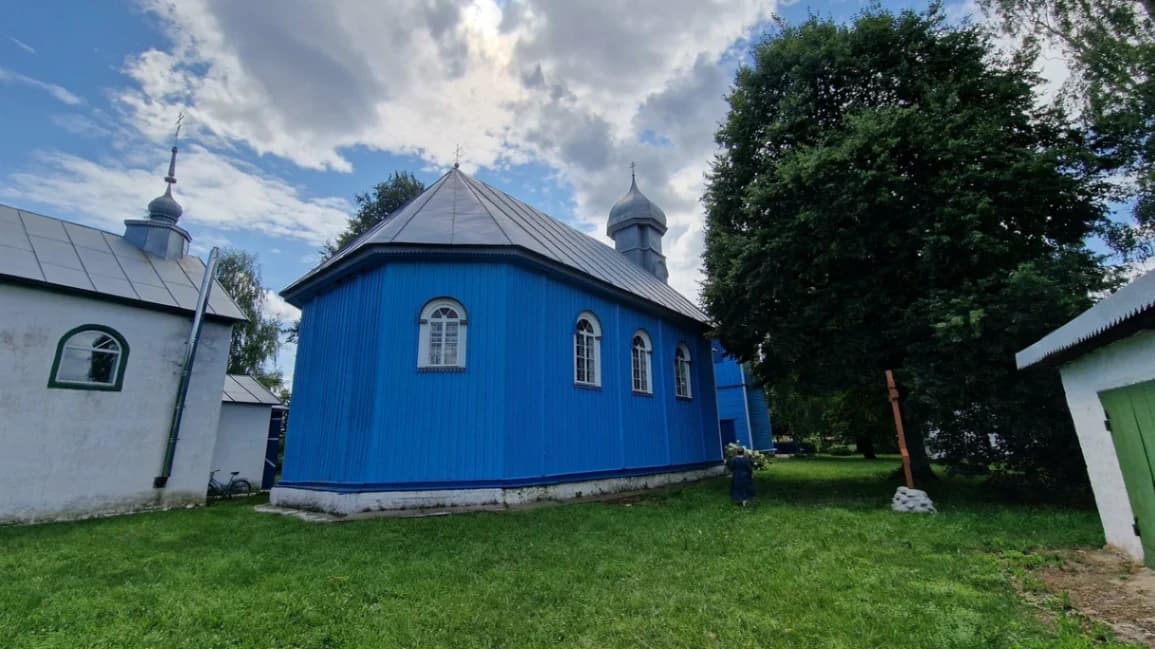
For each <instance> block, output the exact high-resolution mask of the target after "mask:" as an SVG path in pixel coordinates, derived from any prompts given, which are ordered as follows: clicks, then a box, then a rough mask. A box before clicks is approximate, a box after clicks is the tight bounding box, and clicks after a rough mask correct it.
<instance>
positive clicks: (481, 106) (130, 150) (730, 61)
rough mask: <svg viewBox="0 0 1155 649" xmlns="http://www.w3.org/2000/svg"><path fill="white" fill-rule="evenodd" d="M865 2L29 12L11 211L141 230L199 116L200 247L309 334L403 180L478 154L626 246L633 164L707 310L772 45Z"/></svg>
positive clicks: (193, 216) (189, 177)
mask: <svg viewBox="0 0 1155 649" xmlns="http://www.w3.org/2000/svg"><path fill="white" fill-rule="evenodd" d="M866 4H867V3H866V2H862V1H860V0H829V1H825V2H822V1H817V0H815V1H812V2H810V3H809V4H807V1H806V0H802V1H797V0H795V1H792V2H785V1H783V0H779V2H778V3H775V2H773V1H765V0H764V1H761V2H759V1H754V0H718V1H715V2H708V1H706V0H630V1H629V2H611V1H609V0H597V1H592V0H591V1H589V2H579V1H575V0H544V1H540V2H538V1H532V2H531V1H522V0H476V1H474V2H465V1H461V2H456V1H453V0H415V1H412V2H400V1H398V2H369V1H362V0H350V1H335V2H316V1H313V0H278V1H277V2H275V3H274V2H234V1H232V0H180V2H171V1H169V0H137V1H130V0H121V1H120V2H101V3H87V4H82V3H76V2H65V1H61V0H45V1H42V2H38V3H26V4H23V5H22V6H21V11H20V12H18V13H17V12H6V15H5V20H4V24H3V25H2V26H0V97H3V99H4V100H3V102H0V139H2V141H3V142H4V146H3V147H0V202H4V203H7V204H10V205H15V206H17V207H22V208H25V209H31V210H35V211H40V212H42V213H45V214H49V215H52V216H56V217H59V218H64V219H69V220H74V221H78V222H82V223H86V224H90V225H95V226H98V227H102V228H105V229H107V230H110V231H112V232H121V231H122V230H123V221H124V219H126V218H139V217H140V216H142V215H143V213H144V208H145V205H146V204H147V203H148V201H149V200H150V199H151V198H152V197H154V196H156V195H158V194H159V193H161V191H162V190H163V187H164V184H163V182H162V180H161V178H162V177H163V175H164V167H165V165H166V164H167V162H168V153H167V147H168V146H169V145H170V140H171V136H172V131H173V125H174V121H175V120H176V117H177V115H178V113H180V112H182V111H183V112H184V113H185V115H186V118H185V121H184V129H183V131H182V133H181V149H182V153H181V155H180V158H179V161H178V166H177V177H178V178H179V183H178V185H177V187H176V195H177V198H178V200H179V201H180V202H181V203H182V204H183V205H184V207H185V216H184V218H183V219H182V222H181V224H182V225H183V226H184V227H185V228H186V229H187V230H189V231H190V233H191V234H192V236H193V251H194V252H195V253H197V254H201V255H203V254H204V253H205V252H206V251H207V249H208V248H209V247H211V246H213V245H230V246H235V247H239V248H244V249H247V250H250V251H254V252H256V253H257V255H258V258H259V261H260V263H261V266H262V269H263V275H264V282H265V284H266V285H267V286H269V287H270V288H271V289H274V290H273V291H271V292H270V300H269V308H270V310H272V311H273V312H275V313H277V314H278V315H279V316H281V317H283V318H286V319H291V318H293V317H294V315H295V314H294V313H293V310H292V308H291V307H289V306H288V305H286V304H284V303H283V302H282V301H280V299H279V298H277V297H276V296H275V291H276V290H279V289H281V288H283V287H284V286H286V285H287V284H289V283H290V282H291V281H292V280H294V279H295V278H296V277H298V276H300V275H301V274H302V273H304V272H305V271H307V270H308V269H309V268H310V267H311V266H313V265H314V264H315V263H316V262H317V260H318V257H317V254H316V250H317V249H318V247H320V246H321V244H322V243H323V242H325V241H326V240H328V239H331V238H333V237H334V235H336V233H337V232H339V231H340V230H341V229H342V228H343V226H344V221H345V217H346V216H347V215H348V214H349V213H350V211H351V209H352V208H351V199H352V196H353V195H354V194H355V193H357V192H359V191H363V190H365V189H367V188H369V187H371V186H372V185H373V184H374V183H375V182H377V181H379V180H381V179H383V178H385V177H386V176H387V175H388V174H389V173H390V172H392V171H394V170H409V171H412V172H414V173H415V174H416V175H417V176H418V177H419V178H421V179H422V180H424V181H425V182H426V183H427V184H428V183H431V182H432V181H434V180H435V179H436V178H437V177H439V176H440V175H441V174H442V173H444V172H445V170H446V169H447V168H448V166H449V165H451V164H452V162H453V159H454V151H455V149H456V148H457V147H458V146H460V147H461V150H462V157H461V162H462V168H463V169H464V170H466V171H467V172H469V173H472V174H474V175H476V176H477V177H478V178H480V179H482V180H484V181H486V182H489V183H491V184H493V185H495V186H497V187H499V188H501V189H503V190H505V191H507V192H509V193H511V194H513V195H515V196H518V197H519V198H521V199H523V200H525V201H527V202H529V203H531V204H533V205H535V206H537V207H539V208H541V209H542V210H544V211H545V212H547V213H549V214H552V215H553V216H555V217H557V218H559V219H561V220H563V221H566V222H568V223H570V224H571V225H573V226H575V227H577V228H579V229H582V230H584V231H587V232H589V233H590V234H591V235H593V236H596V237H599V238H601V239H603V240H605V236H604V228H605V219H606V216H607V213H608V211H609V208H610V206H611V205H612V204H613V203H614V201H615V200H617V198H618V197H619V196H621V195H622V194H623V193H625V191H626V189H627V188H628V186H629V163H630V162H631V161H634V162H636V163H637V165H638V183H639V186H640V188H641V189H642V191H643V192H645V193H646V194H647V195H649V197H650V198H651V199H653V200H654V201H655V202H657V203H658V204H659V205H661V206H662V207H663V208H664V209H665V211H666V214H667V215H668V217H669V222H670V231H669V233H668V234H667V235H666V237H665V241H664V246H665V252H666V254H667V257H668V265H669V268H670V275H671V277H670V281H671V284H672V285H673V286H674V287H676V288H677V289H679V290H680V291H681V292H682V293H684V294H685V295H686V296H687V297H689V298H691V299H692V300H695V301H696V300H697V298H698V282H699V280H700V277H701V275H700V255H701V251H702V222H703V215H702V208H701V205H700V202H699V197H700V196H701V194H702V189H703V173H704V172H705V170H706V168H707V165H708V163H709V160H710V157H711V155H712V153H713V151H714V143H713V133H714V130H715V128H716V126H717V124H718V122H719V121H720V120H721V119H722V118H723V117H724V115H725V111H726V104H725V99H724V97H725V95H726V92H727V88H728V87H729V84H730V81H731V79H732V78H733V75H734V71H735V69H736V67H737V66H738V65H739V64H740V63H741V62H742V61H743V60H744V58H745V57H746V56H747V54H748V50H749V46H750V43H751V40H752V39H757V37H758V36H759V35H760V34H762V33H764V32H765V31H766V30H767V29H768V24H769V21H770V20H771V19H772V17H773V15H775V14H778V15H780V16H781V17H783V18H784V19H785V20H787V21H789V22H797V21H800V20H804V19H805V18H806V16H807V15H808V14H810V13H816V14H819V15H822V16H832V17H834V18H836V19H839V20H845V19H847V18H849V17H851V16H853V15H854V14H855V13H857V12H858V11H860V10H861V9H862V8H863V7H864V6H866ZM882 5H883V6H885V7H888V8H894V9H900V8H906V7H915V8H922V7H924V6H925V5H926V2H925V0H924V1H923V2H919V1H918V0H887V1H884V2H882ZM972 6H973V5H971V4H969V2H960V3H956V4H954V5H951V6H950V7H949V8H950V9H951V10H952V11H953V12H954V13H955V14H956V15H965V14H966V13H968V12H969V11H970V10H971V7H972ZM293 351H294V350H292V349H291V348H288V349H286V350H285V351H284V353H283V354H282V355H281V358H280V359H279V362H280V364H281V366H282V369H283V370H284V371H286V373H290V372H291V370H292V368H291V358H292V354H293Z"/></svg>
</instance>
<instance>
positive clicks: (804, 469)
mask: <svg viewBox="0 0 1155 649" xmlns="http://www.w3.org/2000/svg"><path fill="white" fill-rule="evenodd" d="M935 475H936V479H935V480H933V481H930V482H927V483H916V484H915V488H918V489H923V490H925V491H927V492H928V493H929V494H930V496H931V498H932V499H933V500H934V502H935V503H936V505H938V506H939V508H940V509H941V508H942V507H943V506H958V507H966V506H974V505H979V506H981V505H987V506H991V505H996V506H1005V505H1033V506H1053V507H1060V508H1065V509H1066V508H1070V509H1093V508H1094V502H1093V500H1092V499H1091V498H1090V497H1089V494H1087V493H1086V492H1085V491H1084V490H1080V489H1071V490H1055V489H1050V490H1048V489H1043V488H1040V487H1038V486H1031V485H1027V484H1024V483H1021V482H1016V481H1013V480H1006V479H1002V480H1000V479H992V478H989V477H962V476H950V475H948V474H947V472H946V470H945V469H943V468H942V467H938V466H936V467H935ZM755 482H756V489H757V492H758V494H759V495H760V496H761V497H762V498H764V499H765V500H766V501H768V502H778V503H781V504H797V505H819V506H831V505H834V506H839V507H851V508H856V507H878V506H879V504H880V503H886V502H888V501H889V500H890V499H891V497H892V496H893V495H894V491H895V489H897V488H898V487H899V486H902V485H903V484H904V482H903V480H902V461H901V459H900V458H898V456H889V457H887V456H884V457H880V458H878V459H876V460H864V459H862V458H859V457H828V456H819V457H803V458H790V459H776V460H774V462H773V463H772V464H771V465H770V467H769V468H767V469H765V470H763V471H760V472H758V473H757V475H756V476H755Z"/></svg>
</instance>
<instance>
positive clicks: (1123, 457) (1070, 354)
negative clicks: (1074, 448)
mask: <svg viewBox="0 0 1155 649" xmlns="http://www.w3.org/2000/svg"><path fill="white" fill-rule="evenodd" d="M1015 361H1016V362H1017V364H1018V366H1019V368H1020V369H1025V368H1028V367H1032V366H1035V365H1049V366H1052V367H1057V368H1058V370H1059V373H1060V375H1061V376H1062V379H1063V389H1064V390H1065V391H1066V394H1067V406H1068V407H1069V408H1070V411H1071V418H1072V419H1073V420H1074V422H1075V431H1076V432H1077V433H1078V435H1079V445H1080V447H1081V448H1082V450H1083V458H1084V459H1085V460H1086V463H1087V474H1088V476H1089V477H1090V479H1091V487H1092V489H1094V492H1095V503H1096V504H1097V505H1098V508H1099V517H1100V519H1101V520H1102V522H1103V531H1104V533H1105V534H1106V537H1107V542H1108V543H1109V544H1111V545H1114V546H1117V547H1119V548H1122V549H1123V550H1125V551H1127V553H1129V554H1130V555H1131V556H1132V557H1134V558H1135V559H1138V560H1143V561H1145V562H1146V564H1147V565H1148V566H1151V567H1155V272H1150V273H1147V274H1146V275H1143V276H1142V277H1139V278H1138V279H1136V280H1135V281H1133V282H1131V283H1130V284H1128V285H1126V286H1124V287H1123V288H1121V289H1119V290H1118V291H1117V292H1116V293H1114V294H1113V295H1111V296H1109V297H1107V298H1105V299H1104V300H1103V301H1101V302H1099V303H1098V304H1096V305H1095V306H1093V307H1091V308H1090V309H1088V310H1087V311H1085V312H1083V313H1082V314H1080V315H1079V316H1078V317H1076V318H1075V319H1073V320H1071V321H1070V322H1068V323H1067V324H1065V325H1063V326H1062V327H1059V328H1058V329H1056V330H1055V331H1053V332H1051V333H1050V334H1048V335H1047V336H1045V337H1044V338H1043V339H1042V340H1039V341H1038V342H1036V343H1035V344H1033V345H1031V346H1030V347H1027V348H1026V349H1024V350H1022V351H1021V352H1019V353H1018V354H1016V355H1015Z"/></svg>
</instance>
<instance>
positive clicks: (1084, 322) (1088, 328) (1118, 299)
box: [1015, 271, 1155, 369]
mask: <svg viewBox="0 0 1155 649" xmlns="http://www.w3.org/2000/svg"><path fill="white" fill-rule="evenodd" d="M1153 306H1155V271H1150V272H1148V273H1146V274H1144V275H1142V276H1140V277H1139V278H1137V279H1135V280H1134V281H1132V282H1131V283H1130V284H1127V285H1126V286H1124V287H1123V288H1120V289H1119V290H1118V291H1115V292H1114V293H1112V294H1111V295H1109V296H1107V297H1105V298H1103V300H1101V301H1100V302H1099V303H1098V304H1096V305H1095V306H1093V307H1091V308H1090V309H1087V310H1086V311H1084V312H1082V313H1080V314H1079V315H1077V316H1075V317H1074V318H1073V319H1072V320H1071V321H1070V322H1068V323H1067V324H1065V325H1063V326H1061V327H1059V328H1058V329H1056V330H1054V331H1052V332H1051V333H1049V334H1047V335H1046V336H1044V337H1043V338H1041V339H1040V340H1039V341H1038V342H1036V343H1035V344H1033V345H1031V346H1030V347H1027V348H1026V349H1024V350H1022V351H1020V352H1019V353H1017V354H1015V364H1016V365H1018V368H1019V369H1025V368H1027V367H1030V366H1032V365H1035V364H1036V363H1040V362H1042V361H1044V360H1046V359H1047V358H1050V357H1052V356H1055V355H1057V354H1060V353H1061V352H1063V351H1065V350H1067V349H1070V348H1072V347H1074V346H1076V345H1079V344H1080V343H1084V342H1088V341H1090V340H1091V339H1092V338H1095V337H1096V336H1099V335H1101V334H1104V333H1106V332H1107V331H1109V330H1110V329H1112V328H1114V327H1116V326H1118V325H1120V324H1122V323H1124V322H1126V321H1127V320H1130V319H1131V318H1134V317H1136V316H1138V315H1141V314H1143V313H1145V312H1147V311H1149V310H1150V309H1151V308H1152V307H1153Z"/></svg>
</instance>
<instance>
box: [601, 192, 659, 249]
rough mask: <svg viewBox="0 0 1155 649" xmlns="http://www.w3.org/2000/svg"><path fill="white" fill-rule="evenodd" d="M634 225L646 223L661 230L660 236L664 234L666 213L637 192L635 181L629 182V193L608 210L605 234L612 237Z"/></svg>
mask: <svg viewBox="0 0 1155 649" xmlns="http://www.w3.org/2000/svg"><path fill="white" fill-rule="evenodd" d="M634 223H646V224H648V225H652V226H654V227H656V228H657V229H659V230H661V232H662V234H665V232H666V213H665V212H663V211H662V208H660V207H658V206H657V205H655V204H654V203H653V201H651V200H650V199H648V198H646V195H645V194H643V193H642V192H640V191H638V182H637V180H636V179H633V180H631V181H630V191H628V192H626V195H625V196H622V197H621V198H620V199H618V202H616V203H614V206H613V208H611V209H610V220H609V222H608V223H606V234H608V235H610V236H613V234H614V232H616V231H618V230H620V229H621V228H623V227H625V226H627V225H631V224H634Z"/></svg>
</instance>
